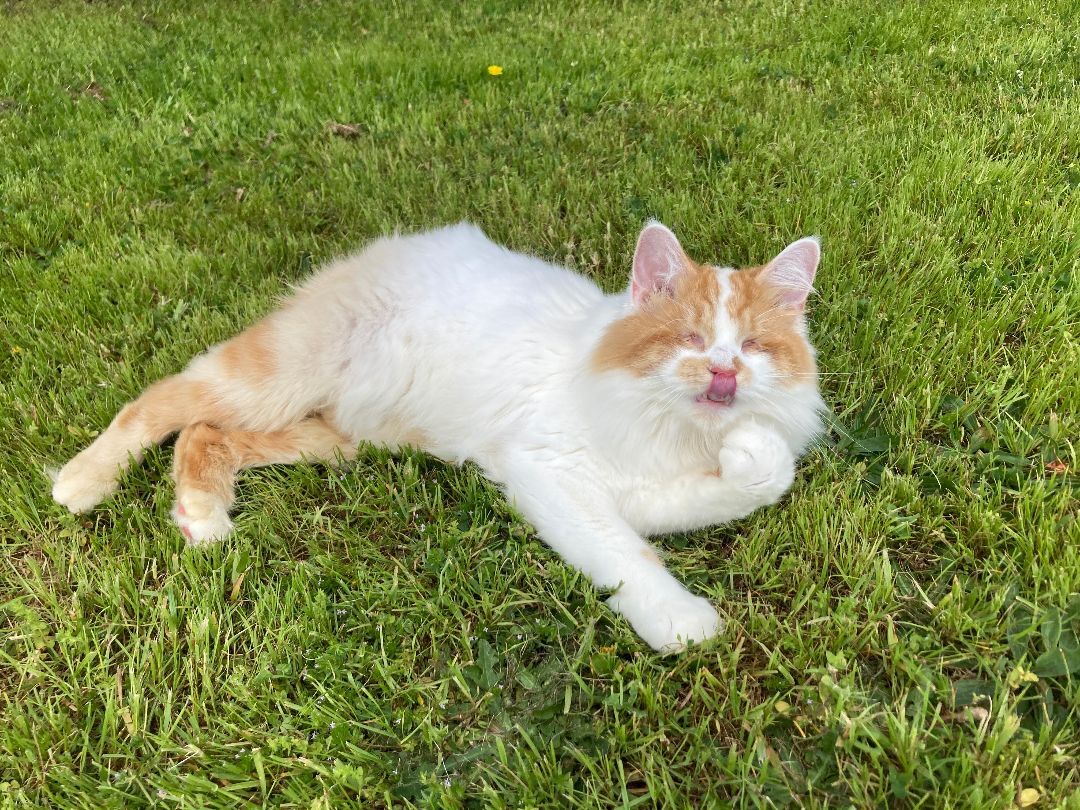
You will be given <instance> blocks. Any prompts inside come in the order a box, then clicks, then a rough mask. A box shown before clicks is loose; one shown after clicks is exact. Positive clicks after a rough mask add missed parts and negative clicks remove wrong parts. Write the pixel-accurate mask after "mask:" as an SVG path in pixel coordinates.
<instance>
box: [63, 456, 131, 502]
mask: <svg viewBox="0 0 1080 810" xmlns="http://www.w3.org/2000/svg"><path fill="white" fill-rule="evenodd" d="M51 476H52V479H53V488H52V496H53V500H54V501H56V502H57V503H58V504H60V505H61V506H66V507H67V508H68V509H69V510H71V511H72V512H75V513H76V514H78V513H79V512H88V511H89V510H91V509H93V508H94V507H95V506H97V505H98V504H99V503H101V502H102V501H103V500H105V499H106V498H108V497H109V496H110V495H112V493H113V491H114V490H115V489H116V478H117V472H116V470H110V469H108V468H104V467H102V465H101V464H100V463H98V462H97V461H96V460H95V459H94V458H93V457H92V456H88V455H85V454H82V453H80V454H79V455H77V456H75V458H73V459H71V461H69V462H68V463H67V464H65V465H64V466H63V467H62V468H61V469H60V470H59V472H55V473H51Z"/></svg>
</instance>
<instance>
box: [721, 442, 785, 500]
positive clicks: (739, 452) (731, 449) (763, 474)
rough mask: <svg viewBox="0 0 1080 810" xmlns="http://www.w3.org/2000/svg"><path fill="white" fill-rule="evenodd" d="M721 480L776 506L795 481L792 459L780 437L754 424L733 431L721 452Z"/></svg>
mask: <svg viewBox="0 0 1080 810" xmlns="http://www.w3.org/2000/svg"><path fill="white" fill-rule="evenodd" d="M720 477H721V478H722V479H723V480H725V481H728V482H729V483H731V484H734V485H736V486H738V487H741V488H743V489H745V490H746V491H747V492H749V493H753V494H754V495H755V496H756V498H757V499H758V500H760V502H761V503H762V505H764V504H769V503H775V502H776V501H778V500H780V497H781V496H782V495H783V494H784V493H785V492H787V491H788V490H789V489H791V485H792V483H793V482H794V481H795V456H794V455H793V454H792V452H791V449H790V448H789V447H788V446H787V443H786V442H785V441H784V440H783V439H782V438H781V437H780V435H779V434H778V433H777V432H776V431H774V430H771V429H769V428H767V427H762V426H761V425H758V424H757V423H755V422H746V423H744V424H740V425H738V426H736V427H735V428H733V429H732V431H731V432H730V433H729V434H728V435H727V437H726V438H725V439H724V446H723V447H722V448H720Z"/></svg>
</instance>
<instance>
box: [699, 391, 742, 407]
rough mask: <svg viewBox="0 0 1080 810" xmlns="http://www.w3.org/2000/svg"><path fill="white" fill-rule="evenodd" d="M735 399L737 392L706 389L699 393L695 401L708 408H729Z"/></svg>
mask: <svg viewBox="0 0 1080 810" xmlns="http://www.w3.org/2000/svg"><path fill="white" fill-rule="evenodd" d="M734 401H735V394H734V393H731V394H717V393H714V392H712V391H706V392H705V393H704V394H698V396H697V398H696V399H695V402H698V403H699V404H701V405H704V406H705V407H706V408H727V407H729V406H730V405H731V403H732V402H734Z"/></svg>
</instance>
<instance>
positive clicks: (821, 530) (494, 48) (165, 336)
mask: <svg viewBox="0 0 1080 810" xmlns="http://www.w3.org/2000/svg"><path fill="white" fill-rule="evenodd" d="M293 5H295V6H296V8H292V7H291V6H293ZM581 6H582V4H566V6H561V5H559V4H555V3H545V4H541V5H536V6H533V7H531V8H530V9H529V10H523V9H522V8H521V7H520V6H519V4H513V3H502V2H489V3H485V4H482V5H476V6H473V7H471V8H462V7H458V6H457V5H456V4H445V5H444V4H439V3H436V2H430V3H401V4H393V5H391V4H385V3H369V4H357V5H346V4H343V3H339V2H331V1H330V0H326V1H324V2H308V3H296V4H286V3H278V4H267V3H261V2H246V3H240V2H237V3H210V2H205V3H198V4H192V3H184V4H181V3H175V4H173V3H140V4H135V5H134V6H132V5H131V4H120V3H110V2H102V3H86V4H82V3H68V2H63V3H30V2H14V3H13V2H10V1H9V2H5V3H0V436H2V437H3V438H2V441H0V549H2V555H0V807H32V806H50V807H86V808H99V807H108V806H115V807H121V806H123V807H139V806H158V807H173V806H177V807H179V806H183V807H228V806H237V805H247V804H250V805H255V806H258V805H276V806H299V807H319V808H328V807H347V806H357V807H378V806H384V805H386V806H391V805H392V806H399V805H408V804H413V805H416V806H426V807H465V806H471V807H479V806H492V807H537V806H552V807H554V806H580V807H607V806H618V807H624V806H644V807H664V808H668V807H712V806H718V805H722V804H725V803H730V804H733V805H736V806H747V807H751V806H805V807H821V806H838V807H840V806H851V805H854V806H857V807H881V806H884V805H887V804H891V805H892V806H897V807H907V806H919V807H978V808H995V807H1002V808H1003V807H1009V806H1011V805H1013V803H1014V802H1015V801H1016V800H1017V798H1018V791H1019V790H1021V789H1025V788H1033V789H1037V790H1039V791H1040V792H1041V799H1040V801H1039V803H1038V805H1037V806H1038V807H1054V806H1061V805H1067V806H1070V807H1080V798H1078V795H1077V790H1078V789H1080V759H1078V757H1080V742H1078V740H1080V716H1078V708H1080V642H1078V641H1077V633H1078V631H1080V596H1078V594H1080V526H1078V524H1077V522H1076V513H1077V507H1078V486H1077V482H1078V478H1077V470H1078V467H1077V464H1078V458H1077V433H1078V429H1080V418H1078V413H1080V344H1078V335H1080V277H1078V269H1080V259H1078V251H1080V247H1078V246H1080V236H1078V234H1080V115H1078V114H1077V111H1078V110H1080V92H1078V87H1077V81H1078V72H1077V64H1078V62H1080V34H1078V29H1077V27H1076V22H1075V21H1076V17H1075V6H1074V5H1073V4H1072V3H1071V2H1068V1H1067V0H1059V1H1058V2H1054V0H1050V2H1045V3H1034V2H1010V3H1005V2H995V3H983V2H979V1H978V0H964V2H952V0H932V1H931V2H928V3H922V4H920V3H913V2H912V3H895V4H893V3H879V2H870V0H848V1H847V2H833V3H815V4H806V3H798V2H791V3H783V2H778V3H772V2H749V3H726V4H725V3H706V2H698V1H695V2H680V3H670V4H667V3H655V4H650V5H643V4H627V5H626V6H625V8H623V9H622V10H614V9H613V8H610V7H609V5H608V4H587V5H586V7H585V8H582V7H581ZM489 64H499V65H502V66H503V67H504V68H505V72H504V74H503V75H502V76H500V77H497V78H495V77H491V76H489V75H488V74H487V72H486V67H487V66H488V65H489ZM335 122H336V123H356V124H358V125H359V126H358V128H357V130H358V132H357V135H356V137H342V136H340V135H336V134H334V133H333V132H331V131H330V130H329V126H330V125H331V124H333V123H335ZM241 189H242V191H240V190H241ZM648 216H657V217H659V218H660V219H662V220H663V221H664V222H666V223H668V224H670V225H671V226H673V227H674V228H675V229H676V231H677V232H678V233H679V234H680V236H681V237H682V238H683V241H684V244H685V245H686V246H687V247H688V249H689V250H690V252H691V253H692V255H694V256H696V257H698V258H701V259H704V260H713V261H723V262H727V263H734V264H739V263H748V262H758V261H761V260H763V259H766V258H767V257H769V256H770V255H772V254H773V253H774V252H775V251H776V250H778V249H779V248H780V247H781V246H782V245H783V244H785V243H786V240H790V239H792V238H794V237H798V236H801V235H804V234H807V233H817V234H820V235H821V236H822V237H823V241H824V248H825V250H824V255H825V258H824V263H823V267H822V270H821V273H820V274H819V286H820V290H821V294H820V296H819V298H818V299H817V301H816V302H815V304H814V307H813V314H812V320H813V327H812V328H813V333H814V337H815V341H816V343H817V345H818V348H819V350H820V356H821V364H822V368H823V370H824V371H825V372H826V373H825V376H824V377H823V387H824V390H825V394H826V398H827V400H828V401H829V403H830V404H831V405H832V407H833V409H834V412H835V415H836V422H835V426H834V429H833V431H832V433H831V434H830V437H829V439H828V441H827V442H826V443H825V444H824V445H823V446H822V447H820V448H819V449H818V450H816V451H815V452H813V453H812V454H811V455H810V456H809V457H808V458H807V459H806V461H805V463H804V465H803V467H802V471H801V473H800V476H799V479H798V482H797V484H796V487H795V490H794V492H793V493H792V495H791V496H790V498H788V499H787V500H785V502H784V503H783V504H781V505H780V506H778V507H774V508H771V509H768V510H765V511H763V512H761V513H759V514H756V515H753V516H752V517H750V518H749V519H747V520H745V521H742V522H740V523H737V524H734V525H731V526H725V527H721V528H717V529H714V530H711V531H706V532H701V533H698V534H697V535H695V536H692V537H688V538H682V537H673V538H667V539H664V540H663V541H661V544H662V546H663V547H664V548H665V550H666V551H667V555H668V558H669V562H670V565H671V567H672V568H673V569H674V570H675V571H676V572H677V573H678V574H679V575H680V576H681V577H682V578H683V579H684V580H685V581H686V582H688V583H689V584H690V585H691V586H692V587H694V588H695V589H697V590H698V591H699V592H701V593H704V594H707V595H709V596H710V597H711V598H712V599H713V600H714V601H715V602H716V603H717V604H718V605H720V606H721V608H722V610H723V612H724V613H725V614H726V615H727V617H728V624H729V631H728V633H727V634H726V635H725V636H724V637H723V638H722V639H720V640H718V641H717V642H715V643H712V644H709V645H707V646H705V647H704V648H701V649H695V650H692V651H691V652H689V653H687V654H685V655H683V656H681V657H679V658H660V657H658V656H656V655H654V654H652V653H650V652H649V651H648V650H647V649H646V648H645V647H644V646H643V645H642V643H641V642H640V641H639V640H638V639H637V638H636V637H635V636H634V634H633V632H632V631H631V630H630V628H629V627H628V626H627V625H626V624H625V623H624V622H622V621H621V620H618V619H616V618H614V617H613V616H612V615H611V614H610V613H609V612H607V611H606V609H605V608H604V607H603V603H602V601H601V599H602V595H598V594H597V593H596V592H594V590H593V589H592V588H591V587H590V586H589V585H588V583H587V582H586V581H585V580H584V579H583V578H582V577H580V576H578V575H577V574H576V573H574V572H573V571H572V570H571V569H569V568H568V567H567V566H565V565H563V564H562V563H561V562H560V561H559V560H558V559H557V558H556V557H555V556H554V555H553V554H552V553H551V552H549V551H548V550H547V549H546V548H545V547H544V546H543V545H542V544H541V543H540V542H539V541H538V540H537V539H536V537H535V535H533V534H532V532H531V531H530V529H529V528H528V527H527V526H525V525H523V524H522V523H521V522H520V520H519V519H518V518H516V517H515V516H514V515H513V514H512V513H511V512H510V511H509V510H508V508H507V507H506V506H505V505H504V504H503V502H502V501H501V499H500V498H499V495H498V493H497V491H496V490H495V489H494V488H493V487H492V486H490V485H488V484H487V483H485V482H484V481H483V480H482V479H481V478H480V477H479V476H478V475H477V473H476V471H475V470H474V469H470V468H465V469H450V468H447V467H445V466H444V465H442V464H439V463H437V462H435V461H434V460H432V459H430V458H426V457H423V456H421V455H404V456H400V457H393V456H389V455H387V454H385V453H383V452H380V451H376V450H371V451H368V452H365V453H364V454H363V455H362V457H361V459H360V461H359V462H358V463H357V464H356V465H355V466H354V467H353V468H351V469H350V470H348V471H347V472H345V473H344V474H337V473H333V472H330V471H327V470H324V469H318V468H301V467H296V468H274V469H266V470H261V471H256V472H251V473H248V474H245V475H244V476H243V478H242V481H241V484H240V496H239V504H238V506H239V513H238V521H237V522H238V533H237V534H236V536H235V537H234V538H232V539H230V540H229V541H228V542H226V543H225V544H223V545H221V546H219V547H216V548H211V549H208V550H197V551H188V550H185V548H184V545H183V542H182V539H181V537H180V535H179V533H178V532H177V531H176V530H175V528H174V527H173V526H172V525H171V524H170V522H169V519H168V507H169V504H170V501H171V498H172V492H171V485H170V484H169V483H168V481H167V469H168V464H169V461H170V451H169V450H168V448H165V449H162V450H161V451H158V452H153V453H151V454H150V456H149V459H148V463H147V464H146V465H145V466H144V467H143V468H141V469H140V470H138V471H136V472H135V473H133V474H132V475H131V476H129V477H128V478H127V479H126V481H125V483H124V485H123V486H122V488H121V490H120V492H119V493H118V494H117V495H116V496H115V497H114V498H113V499H111V500H110V501H109V502H108V503H106V504H105V505H103V506H102V508H101V509H99V510H98V511H96V512H94V513H93V514H91V515H89V516H85V517H73V516H71V515H68V514H66V513H65V512H64V511H62V510H61V509H59V508H58V507H57V506H55V505H54V504H53V503H52V502H51V500H50V498H49V496H48V488H49V485H48V482H47V479H46V478H45V476H44V474H43V472H42V470H43V468H44V467H45V466H46V465H51V464H56V463H59V462H62V461H63V460H65V459H66V458H67V457H69V456H71V455H72V454H73V453H75V452H76V450H78V449H79V448H81V447H82V446H84V445H85V444H86V443H87V442H88V441H89V440H90V439H91V438H92V437H93V436H94V435H95V432H96V431H97V430H100V429H101V428H102V427H103V426H104V425H106V424H107V422H108V420H109V419H110V418H111V417H112V415H113V414H114V412H115V411H116V410H117V409H118V408H119V407H120V405H121V404H122V403H123V402H125V401H126V400H128V399H130V398H132V397H133V396H135V395H137V394H138V393H139V391H140V390H141V389H142V388H143V387H144V386H145V385H146V384H148V383H149V382H151V381H152V380H154V379H155V378H157V377H160V376H162V375H164V374H167V373H170V372H173V371H176V370H178V369H179V368H181V367H182V366H183V365H184V363H185V362H186V361H187V360H188V358H189V357H191V356H192V355H193V354H194V353H196V352H197V351H199V350H200V349H201V348H203V347H205V346H206V345H207V344H209V343H211V342H213V341H217V340H220V339H222V338H224V337H226V336H228V335H230V334H231V333H233V332H235V331H237V330H238V329H239V328H240V327H241V326H243V325H245V324H247V323H250V322H251V321H252V320H254V319H255V318H256V317H258V316H259V315H260V314H261V313H263V312H265V311H267V310H268V309H270V308H271V307H272V306H273V305H274V301H275V298H276V296H278V295H279V294H280V293H281V292H282V291H283V290H285V289H286V287H287V285H288V284H289V283H290V282H293V281H295V280H297V279H300V278H302V277H303V276H304V275H305V274H306V273H307V272H309V270H310V269H311V268H312V267H314V266H316V265H318V264H319V263H320V262H322V261H323V260H325V259H327V258H329V257H331V256H333V255H335V254H338V253H340V252H343V251H345V250H347V249H350V248H352V247H355V246H358V245H360V244H362V243H363V242H364V241H365V240H367V239H369V238H371V237H373V236H375V235H378V234H381V233H385V232H387V231H389V230H391V229H393V228H395V227H401V228H403V229H422V228H426V227H429V226H434V225H438V224H442V223H447V222H451V221H455V220H458V219H462V218H467V219H471V220H473V221H475V222H477V223H479V224H480V225H481V226H482V227H484V228H485V229H486V230H487V231H488V233H489V234H491V235H492V236H493V237H494V238H495V239H497V240H499V241H502V242H504V243H506V244H508V245H510V246H512V247H514V248H517V249H522V250H526V251H529V252H532V253H535V254H538V255H541V256H544V257H547V258H551V259H554V260H558V261H562V262H566V263H569V264H570V265H571V266H574V267H576V268H578V269H579V270H581V271H582V272H584V273H587V274H589V275H591V276H593V277H594V278H596V279H597V280H598V281H599V282H600V283H601V284H603V285H604V286H605V287H606V288H608V289H616V288H618V287H620V286H622V284H623V282H624V279H625V276H626V273H627V267H628V261H629V256H630V252H631V250H632V246H633V240H634V237H635V234H636V232H637V229H638V228H639V227H640V225H641V224H642V222H643V221H644V220H645V218H646V217H648ZM1055 462H1060V464H1057V463H1055ZM1048 464H1050V467H1048V466H1047V465H1048ZM1061 464H1063V465H1065V467H1066V470H1065V471H1064V472H1055V471H1054V470H1057V469H1060V466H1061ZM1025 672H1033V673H1034V674H1035V676H1036V677H1037V680H1034V681H1033V680H1031V678H1030V677H1028V678H1026V679H1025V678H1023V677H1022V676H1023V675H1024V673H1025Z"/></svg>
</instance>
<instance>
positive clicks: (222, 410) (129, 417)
mask: <svg viewBox="0 0 1080 810" xmlns="http://www.w3.org/2000/svg"><path fill="white" fill-rule="evenodd" d="M279 331H280V330H277V329H274V325H273V324H272V322H270V319H267V320H264V321H262V322H260V323H257V324H255V325H254V326H252V327H251V328H250V329H248V330H246V331H245V332H242V333H240V334H239V335H237V336H236V337H234V338H233V339H232V340H229V341H226V342H225V343H221V344H218V345H217V346H215V347H213V348H211V349H210V350H209V351H207V352H206V353H205V354H202V355H199V356H198V357H196V358H195V359H194V360H193V361H192V362H191V364H190V365H189V366H188V367H187V368H186V369H185V370H184V371H183V372H181V373H180V374H176V375H174V376H172V377H167V378H165V379H163V380H160V381H158V382H156V383H154V384H153V385H151V386H150V387H149V388H147V389H146V390H145V391H144V392H143V394H142V396H140V397H139V398H138V399H136V400H134V401H132V402H129V403H128V404H127V405H125V406H124V407H123V408H122V409H121V410H120V412H119V413H118V414H117V415H116V418H114V419H113V421H112V423H111V424H110V425H109V427H108V428H106V429H105V430H104V431H103V432H102V433H101V435H100V436H98V437H97V439H96V440H95V441H94V443H93V444H91V445H90V446H89V447H87V448H86V449H85V450H83V451H82V452H81V453H79V454H78V455H77V456H75V457H74V458H73V459H71V461H69V462H68V463H67V464H65V465H64V467H63V468H62V469H60V470H59V471H58V472H57V473H55V474H54V475H53V490H52V495H53V499H54V500H55V501H57V502H58V503H60V504H62V505H63V506H66V507H67V508H68V509H70V510H71V511H72V512H85V511H86V510H88V509H91V508H92V507H94V506H96V505H97V504H98V503H100V502H101V501H102V500H104V499H105V498H107V497H108V496H109V495H110V494H111V493H112V492H113V490H114V489H115V488H116V484H117V480H118V478H119V477H120V475H122V474H123V472H124V471H125V470H127V468H128V467H129V466H131V464H133V463H138V462H140V461H141V460H142V457H143V453H144V452H145V450H146V449H147V448H149V447H152V446H154V445H156V444H160V443H161V442H163V441H164V440H165V439H167V438H168V437H169V436H171V435H172V434H174V433H177V432H178V431H180V430H183V429H184V428H186V427H188V426H189V425H193V424H196V423H200V422H205V423H209V424H211V425H215V426H217V427H219V428H222V429H225V430H231V429H249V430H277V429H282V428H284V427H287V426H288V425H290V424H292V423H295V422H297V421H299V420H301V419H303V418H304V417H305V416H306V415H307V414H308V413H309V412H311V411H312V410H315V409H316V407H317V403H316V398H317V397H318V394H319V391H318V388H319V386H318V385H317V384H315V381H314V380H313V379H312V376H313V375H312V374H311V372H312V364H311V359H310V357H309V358H308V361H307V362H308V365H307V366H306V367H305V366H304V365H303V363H301V362H299V360H298V358H297V357H290V354H293V353H294V352H289V351H283V352H282V351H279V350H278V347H279V345H280V343H281V342H280V341H278V340H277V339H276V338H277V334H278V333H279Z"/></svg>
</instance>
